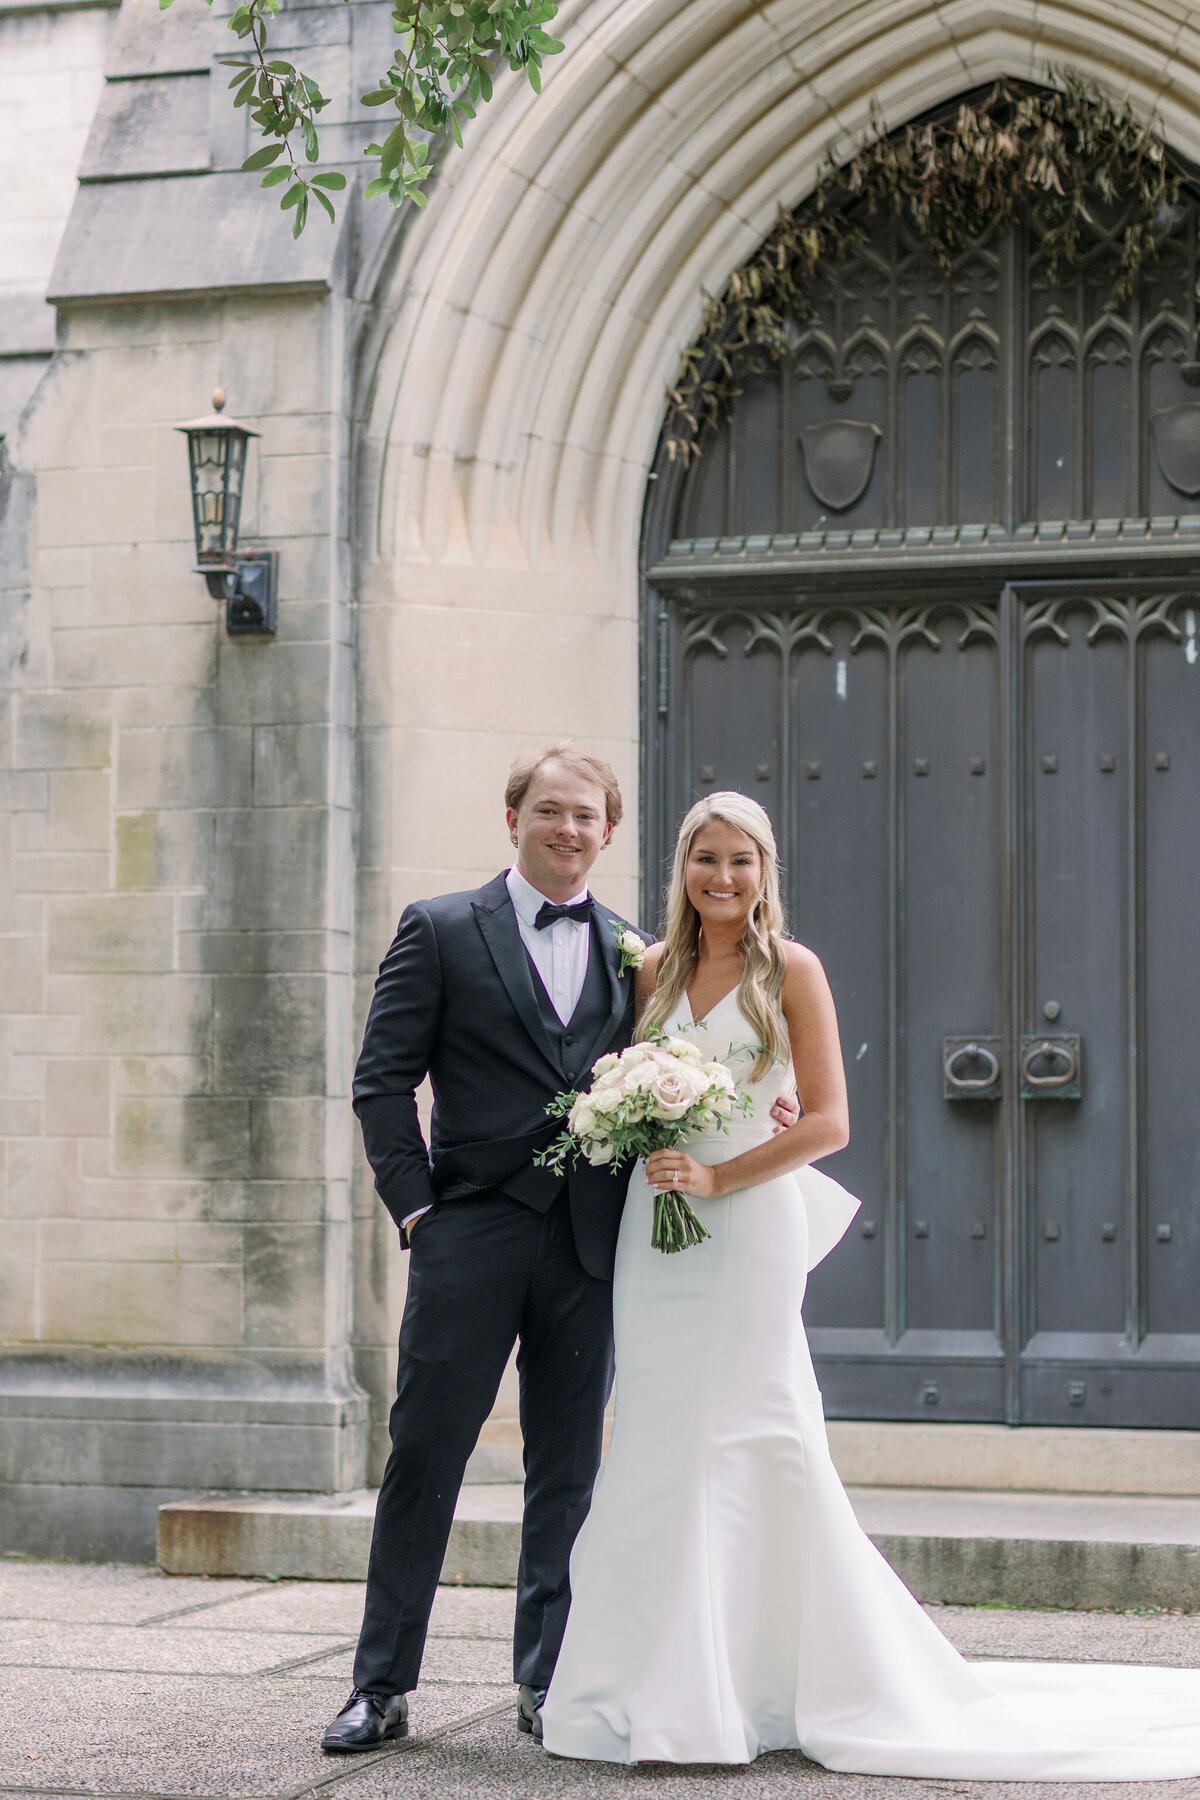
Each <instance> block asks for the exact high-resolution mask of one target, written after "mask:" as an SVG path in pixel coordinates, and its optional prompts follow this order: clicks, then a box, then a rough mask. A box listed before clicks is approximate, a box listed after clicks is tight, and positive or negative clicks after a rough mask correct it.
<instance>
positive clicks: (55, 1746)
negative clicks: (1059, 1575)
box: [0, 1558, 1200, 1800]
mask: <svg viewBox="0 0 1200 1800" xmlns="http://www.w3.org/2000/svg"><path fill="white" fill-rule="evenodd" d="M512 1609H513V1595H512V1591H511V1590H503V1589H495V1588H461V1589H453V1588H443V1589H442V1590H441V1591H440V1592H439V1595H438V1601H437V1606H436V1608H435V1612H434V1619H433V1627H432V1634H431V1638H430V1643H429V1650H428V1654H427V1658H426V1668H425V1676H426V1678H425V1680H424V1682H423V1684H422V1686H421V1688H420V1690H419V1692H418V1693H417V1694H416V1696H415V1697H414V1699H413V1703H412V1735H411V1736H410V1737H409V1738H408V1739H407V1740H405V1742H404V1743H402V1744H398V1745H396V1746H395V1747H389V1748H388V1749H387V1750H385V1751H382V1752H380V1753H379V1754H378V1755H374V1756H364V1757H356V1758H354V1759H340V1758H332V1757H327V1756H324V1755H322V1753H321V1751H320V1750H319V1749H318V1748H317V1747H316V1746H317V1739H318V1737H319V1736H320V1731H321V1727H322V1726H323V1725H324V1723H325V1722H326V1720H327V1719H329V1718H331V1717H332V1715H333V1714H334V1713H335V1712H336V1711H337V1710H338V1708H339V1706H340V1705H341V1704H342V1702H343V1700H344V1699H345V1697H346V1694H347V1692H348V1690H349V1685H350V1667H351V1652H352V1648H353V1643H354V1638H355V1635H356V1632H357V1629H358V1622H359V1617H360V1614H361V1610H362V1588H361V1587H360V1586H358V1585H356V1584H354V1583H350V1582H313V1581H279V1582H266V1581H222V1580H206V1579H204V1578H202V1577H192V1578H180V1577H171V1576H165V1575H161V1574H159V1573H158V1572H157V1571H156V1570H154V1569H148V1568H116V1567H89V1566H83V1567H80V1566H71V1565H66V1564H57V1563H30V1562H23V1561H19V1560H15V1559H11V1558H0V1794H3V1795H7V1796H13V1797H14V1800H55V1797H57V1796H65V1795H73V1796H96V1797H97V1800H109V1797H113V1800H175V1797H178V1800H191V1797H192V1796H203V1797H205V1800H575V1797H576V1796H577V1797H578V1800H699V1797H702V1796H703V1797H705V1800H707V1797H709V1796H714V1797H719V1800H792V1797H796V1800H926V1797H928V1796H934V1795H937V1796H941V1795H947V1796H954V1797H955V1800H1017V1797H1018V1796H1020V1797H1021V1800H1035V1797H1036V1800H1082V1797H1083V1796H1093V1797H1095V1800H1102V1797H1103V1800H1151V1797H1152V1796H1153V1797H1154V1800H1200V1780H1196V1781H1173V1782H1146V1783H1132V1784H1131V1783H1123V1784H1120V1785H1115V1784H1110V1785H1096V1784H1082V1785H1081V1784H1067V1783H1051V1784H1046V1785H1043V1786H1037V1787H1030V1786H1025V1787H1022V1786H1018V1785H1015V1784H1012V1783H1007V1782H995V1783H993V1782H983V1783H970V1782H958V1781H904V1780H883V1779H879V1778H868V1777H862V1776H848V1775H830V1774H828V1773H826V1772H825V1771H824V1770H823V1769H820V1768H818V1767H817V1766H816V1765H815V1764H813V1763H810V1762H808V1761H807V1760H806V1759H805V1758H804V1757H803V1756H800V1755H799V1754H793V1753H786V1752H782V1753H779V1754H777V1755H774V1756H764V1757H762V1758H760V1759H759V1761H758V1762H757V1763H755V1764H754V1765H753V1766H752V1767H751V1768H749V1769H734V1770H729V1769H717V1768H689V1769H675V1768H669V1767H666V1766H664V1765H662V1764H657V1765H653V1764H647V1765H643V1766H642V1767H640V1768H636V1769H618V1768H613V1767H610V1766H608V1765H600V1764H578V1763H572V1762H564V1761H558V1760H556V1759H553V1758H549V1757H547V1756H545V1755H544V1754H543V1752H542V1751H541V1749H540V1748H539V1747H538V1746H537V1745H535V1744H534V1743H533V1742H532V1741H531V1740H530V1739H528V1738H525V1737H521V1736H519V1735H518V1733H517V1731H516V1729H515V1724H514V1690H513V1688H512V1685H511V1682H510V1680H509V1673H510V1662H509V1634H510V1630H511V1625H512ZM930 1610H931V1612H932V1615H933V1617H934V1618H935V1619H936V1620H937V1622H938V1624H939V1625H940V1626H941V1628H942V1629H943V1630H944V1631H945V1632H946V1634H947V1636H948V1637H950V1638H951V1639H952V1640H953V1641H954V1642H955V1643H956V1644H957V1645H958V1646H959V1648H960V1649H961V1650H963V1651H964V1652H965V1654H966V1655H968V1656H987V1657H993V1658H995V1657H1020V1658H1045V1659H1048V1660H1067V1661H1092V1662H1131V1663H1134V1662H1137V1663H1163V1664H1173V1665H1186V1666H1200V1617H1197V1616H1189V1617H1184V1616H1181V1615H1175V1614H1168V1613H1160V1614H1143V1615H1136V1614H1108V1613H1062V1612H1004V1611H992V1610H986V1609H975V1608H964V1607H933V1608H931V1609H930Z"/></svg>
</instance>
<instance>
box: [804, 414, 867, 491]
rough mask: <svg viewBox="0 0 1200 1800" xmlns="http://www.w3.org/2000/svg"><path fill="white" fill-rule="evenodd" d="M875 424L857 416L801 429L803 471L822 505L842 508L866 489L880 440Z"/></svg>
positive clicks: (828, 420)
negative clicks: (865, 422) (861, 419)
mask: <svg viewBox="0 0 1200 1800" xmlns="http://www.w3.org/2000/svg"><path fill="white" fill-rule="evenodd" d="M879 438H880V431H879V427H878V425H864V424H863V423H862V422H861V421H860V420H858V419H826V420H825V422H824V424H822V425H806V426H805V428H804V430H803V431H802V432H801V433H800V449H801V452H802V453H803V456H804V473H805V475H806V476H807V477H808V485H809V487H810V488H811V489H812V491H813V493H814V494H815V495H816V496H817V499H818V500H819V501H820V502H821V505H822V506H827V507H829V509H830V511H831V512H845V510H846V508H847V507H848V506H853V505H854V502H855V501H856V500H861V499H862V496H863V495H864V494H865V493H866V491H867V484H868V482H869V481H870V479H871V471H872V469H873V468H874V467H875V450H876V447H877V445H878V443H879Z"/></svg>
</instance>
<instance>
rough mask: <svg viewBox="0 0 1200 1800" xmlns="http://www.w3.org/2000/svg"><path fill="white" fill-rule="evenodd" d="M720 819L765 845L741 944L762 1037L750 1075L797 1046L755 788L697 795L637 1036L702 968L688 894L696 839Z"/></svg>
mask: <svg viewBox="0 0 1200 1800" xmlns="http://www.w3.org/2000/svg"><path fill="white" fill-rule="evenodd" d="M714 823H720V824H722V825H732V826H733V827H734V829H735V830H737V831H744V832H745V834H746V836H747V837H748V838H752V839H753V841H754V843H755V844H756V845H757V846H758V854H759V862H760V869H761V873H760V879H759V892H758V899H757V901H756V902H755V905H754V909H753V911H752V912H751V914H750V917H749V918H748V919H747V921H746V929H745V930H744V931H743V933H742V937H741V942H740V943H739V944H738V949H739V950H740V951H741V953H742V979H741V981H740V983H739V984H738V1005H739V1007H740V1008H741V1012H742V1016H743V1018H744V1019H745V1020H746V1022H747V1024H748V1025H749V1026H750V1027H751V1029H752V1030H753V1031H754V1033H755V1036H756V1038H757V1040H758V1042H757V1048H758V1055H757V1057H756V1058H755V1062H754V1067H753V1069H752V1070H751V1073H750V1079H751V1081H761V1080H762V1077H763V1076H764V1075H765V1074H766V1072H767V1070H768V1069H769V1068H770V1067H771V1065H772V1063H774V1062H775V1061H776V1060H778V1059H782V1060H783V1061H784V1062H786V1061H787V1059H788V1056H789V1055H790V1053H791V1052H790V1046H789V1044H788V1036H787V1027H786V1025H785V1023H784V1019H783V1011H782V1005H781V1000H780V996H781V994H782V992H783V978H784V976H785V974H786V973H787V952H786V951H785V950H784V947H783V944H784V937H785V935H786V934H785V931H784V917H783V901H782V899H781V897H780V892H779V852H778V850H777V849H776V847H775V833H774V831H773V830H772V829H771V821H770V819H769V818H768V817H767V814H766V812H765V811H764V809H763V808H762V807H761V806H760V805H759V804H758V801H757V800H751V798H750V796H749V795H748V794H738V793H735V792H734V791H733V790H732V789H730V790H726V791H724V792H721V793H715V794H706V795H705V797H704V799H703V800H698V801H697V802H696V804H695V806H693V807H692V809H691V811H690V812H689V813H688V814H687V816H686V817H685V819H684V821H683V824H682V825H681V826H680V827H679V836H678V838H677V839H676V842H675V861H674V865H673V867H672V870H671V884H670V886H669V887H668V889H667V904H666V918H665V920H664V922H663V953H662V958H661V960H660V962H659V965H658V979H657V983H656V985H655V989H654V992H653V993H652V994H651V996H650V998H649V1000H648V1001H647V1002H646V1010H645V1012H644V1013H643V1014H642V1016H641V1018H640V1019H639V1021H638V1027H637V1036H638V1037H639V1038H644V1037H647V1036H648V1035H649V1034H650V1032H651V1031H652V1030H653V1029H654V1028H655V1027H656V1026H657V1027H658V1028H659V1030H661V1029H662V1028H663V1027H664V1026H665V1025H666V1022H667V1020H668V1019H669V1018H670V1017H671V1015H672V1013H673V1012H674V1011H675V1008H676V1007H677V1006H678V1005H679V1002H680V1000H681V999H682V998H683V995H684V993H685V992H686V989H687V985H688V983H689V982H690V981H691V979H692V976H693V975H694V974H695V972H696V965H697V963H698V962H699V960H700V915H699V913H698V912H697V911H696V909H695V907H694V906H693V905H692V903H691V901H690V900H689V899H688V894H687V865H688V857H689V856H690V855H691V849H692V839H693V838H694V837H695V835H696V833H697V832H698V831H699V830H700V828H701V827H702V826H704V825H712V824H714Z"/></svg>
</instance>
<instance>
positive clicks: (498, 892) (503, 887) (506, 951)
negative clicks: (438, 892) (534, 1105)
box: [471, 875, 562, 1076]
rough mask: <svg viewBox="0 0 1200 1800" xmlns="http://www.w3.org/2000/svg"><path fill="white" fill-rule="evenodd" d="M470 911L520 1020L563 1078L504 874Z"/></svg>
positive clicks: (490, 886)
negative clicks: (534, 988)
mask: <svg viewBox="0 0 1200 1800" xmlns="http://www.w3.org/2000/svg"><path fill="white" fill-rule="evenodd" d="M471 910H472V911H473V913H474V914H475V922H476V924H477V925H478V926H479V929H480V932H481V933H482V934H483V941H484V943H485V944H486V945H487V947H488V950H489V952H490V954H491V958H492V961H493V962H494V963H495V965H496V973H497V975H499V977H500V979H501V981H502V982H503V983H504V989H505V992H506V993H507V995H508V997H509V999H510V1000H511V1002H512V1005H513V1009H514V1011H515V1012H516V1014H517V1017H518V1018H519V1019H520V1021H521V1023H522V1025H524V1027H525V1029H526V1031H527V1032H528V1033H529V1035H530V1037H531V1038H532V1040H533V1042H534V1044H535V1045H536V1047H537V1049H538V1050H539V1051H540V1052H541V1054H542V1055H543V1056H544V1057H545V1059H546V1061H547V1062H548V1063H549V1064H550V1067H551V1068H552V1069H553V1070H554V1072H555V1074H556V1075H559V1076H561V1074H562V1070H561V1068H560V1067H559V1063H558V1058H557V1057H556V1056H555V1054H554V1046H553V1045H552V1043H551V1042H550V1038H549V1036H548V1034H547V1031H546V1027H545V1026H544V1025H543V1024H542V1018H541V1014H540V1013H539V1011H538V1003H537V997H536V995H535V994H534V991H533V971H532V969H531V968H530V966H529V958H528V956H527V955H526V954H525V946H524V944H523V943H522V942H521V932H520V927H519V926H518V924H517V915H516V912H515V911H514V909H513V903H512V898H511V896H510V894H509V891H508V885H507V883H506V882H505V879H504V877H503V875H498V876H497V877H496V879H495V881H489V882H488V884H487V886H486V887H485V888H483V889H482V890H481V891H480V896H479V899H478V900H473V901H472V902H471Z"/></svg>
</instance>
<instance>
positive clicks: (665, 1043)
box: [534, 1032, 754, 1255]
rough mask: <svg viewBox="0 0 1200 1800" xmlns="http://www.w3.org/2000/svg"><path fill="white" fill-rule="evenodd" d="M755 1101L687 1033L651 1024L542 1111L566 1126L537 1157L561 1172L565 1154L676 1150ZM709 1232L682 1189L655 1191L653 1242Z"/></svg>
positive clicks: (601, 1157) (593, 1158) (679, 1245)
mask: <svg viewBox="0 0 1200 1800" xmlns="http://www.w3.org/2000/svg"><path fill="white" fill-rule="evenodd" d="M753 1104H754V1102H753V1101H752V1100H751V1098H750V1096H749V1095H748V1094H739V1093H738V1091H737V1083H736V1082H735V1081H734V1079H733V1076H732V1075H731V1074H730V1073H729V1070H728V1069H727V1068H726V1067H725V1064H724V1063H719V1062H705V1061H704V1059H703V1058H702V1056H701V1055H700V1052H699V1051H698V1050H697V1048H696V1046H695V1045H694V1044H689V1043H688V1041H687V1039H686V1038H681V1037H667V1036H666V1035H665V1034H664V1033H662V1032H655V1033H653V1034H652V1035H651V1036H650V1037H649V1038H648V1039H647V1040H646V1042H645V1043H642V1044H631V1045H630V1046H629V1048H628V1050H622V1052H621V1054H620V1055H619V1056H617V1055H609V1056H602V1057H601V1058H600V1060H599V1062H598V1063H596V1064H595V1065H594V1067H593V1069H592V1085H591V1088H590V1089H589V1090H588V1092H587V1093H586V1094H584V1093H573V1094H559V1095H558V1097H557V1099H555V1100H552V1101H551V1102H550V1105H549V1106H548V1107H547V1108H546V1111H547V1112H548V1113H549V1114H550V1115H551V1117H552V1118H559V1119H561V1118H563V1117H565V1118H566V1121H567V1123H566V1129H565V1130H564V1131H562V1132H560V1133H559V1135H558V1137H556V1138H555V1139H554V1141H553V1142H552V1143H551V1144H549V1145H547V1147H546V1148H545V1149H544V1150H541V1151H539V1152H538V1153H537V1155H536V1156H535V1157H534V1161H535V1162H537V1163H541V1164H545V1165H547V1166H548V1167H550V1168H552V1169H554V1170H556V1171H557V1172H558V1173H559V1174H561V1173H562V1169H563V1165H564V1162H565V1160H566V1158H567V1157H568V1156H583V1157H585V1158H586V1159H587V1161H588V1162H590V1163H592V1164H593V1165H594V1166H599V1165H601V1164H603V1163H612V1164H613V1165H614V1166H619V1165H620V1164H621V1163H623V1162H625V1161H626V1160H627V1159H628V1158H629V1157H638V1156H649V1155H650V1153H651V1151H654V1150H674V1149H675V1148H676V1147H677V1146H679V1145H681V1144H685V1143H686V1142H687V1140H688V1139H689V1138H690V1137H691V1136H692V1135H693V1134H694V1133H696V1132H698V1131H702V1130H704V1129H705V1128H707V1127H710V1126H714V1125H715V1126H716V1127H717V1129H718V1130H719V1131H728V1129H729V1124H728V1121H729V1119H730V1118H731V1117H732V1115H733V1114H734V1113H735V1112H748V1111H749V1110H750V1109H751V1107H752V1106H753ZM708 1235H709V1234H708V1232H707V1231H706V1230H705V1229H704V1227H703V1225H702V1224H701V1223H700V1221H699V1219H698V1218H697V1217H696V1215H695V1213H694V1212H693V1211H692V1208H691V1207H690V1206H689V1204H688V1202H687V1199H686V1198H685V1196H684V1195H683V1194H680V1193H677V1192H675V1191H674V1190H672V1191H671V1192H670V1193H666V1194H656V1195H655V1196H654V1229H653V1231H652V1232H651V1235H650V1242H651V1244H652V1245H653V1247H654V1249H656V1250H662V1251H663V1252H665V1253H666V1254H668V1255H669V1254H670V1253H672V1252H673V1251H676V1250H686V1249H688V1248H689V1247H690V1246H691V1245H692V1244H699V1243H700V1242H701V1241H702V1240H703V1239H704V1238H706V1237H708Z"/></svg>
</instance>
